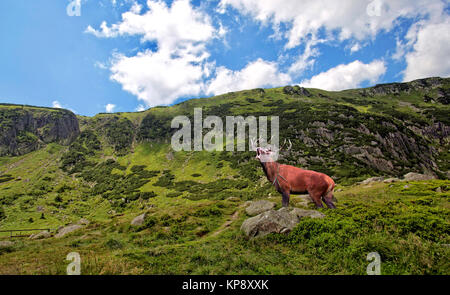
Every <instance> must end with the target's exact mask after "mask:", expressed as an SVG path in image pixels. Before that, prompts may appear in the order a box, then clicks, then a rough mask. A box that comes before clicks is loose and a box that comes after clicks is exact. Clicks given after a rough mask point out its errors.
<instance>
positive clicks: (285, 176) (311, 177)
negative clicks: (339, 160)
mask: <svg viewBox="0 0 450 295" xmlns="http://www.w3.org/2000/svg"><path fill="white" fill-rule="evenodd" d="M261 165H262V167H263V169H264V173H265V174H266V176H267V179H268V180H269V181H270V182H271V183H274V181H275V183H274V185H275V188H276V189H277V191H278V192H279V193H281V194H282V195H283V200H282V204H283V207H287V206H289V198H290V194H291V193H293V194H300V193H306V192H308V193H309V196H310V197H311V199H312V200H313V202H314V204H316V206H317V207H323V204H322V200H323V201H324V202H325V204H326V205H327V206H328V208H336V206H335V205H334V203H333V199H334V197H333V190H334V186H335V183H334V181H333V179H331V177H329V176H328V175H326V174H323V173H320V172H315V171H311V170H304V169H300V168H297V167H294V166H290V165H283V164H279V163H277V162H261ZM277 173H278V177H277Z"/></svg>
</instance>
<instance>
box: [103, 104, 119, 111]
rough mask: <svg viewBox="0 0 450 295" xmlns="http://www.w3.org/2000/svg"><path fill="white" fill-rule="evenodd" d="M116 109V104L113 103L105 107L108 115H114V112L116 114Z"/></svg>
mask: <svg viewBox="0 0 450 295" xmlns="http://www.w3.org/2000/svg"><path fill="white" fill-rule="evenodd" d="M115 108H116V105H115V104H112V103H108V104H107V105H106V106H105V111H106V112H107V113H112V112H114V109H115Z"/></svg>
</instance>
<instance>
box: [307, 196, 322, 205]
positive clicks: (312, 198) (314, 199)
mask: <svg viewBox="0 0 450 295" xmlns="http://www.w3.org/2000/svg"><path fill="white" fill-rule="evenodd" d="M309 196H310V197H311V200H313V202H314V204H316V207H317V208H323V204H322V200H321V199H320V195H317V194H311V193H310V194H309Z"/></svg>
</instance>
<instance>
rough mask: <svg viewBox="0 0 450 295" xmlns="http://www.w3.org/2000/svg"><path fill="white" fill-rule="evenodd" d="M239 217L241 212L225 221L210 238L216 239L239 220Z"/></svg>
mask: <svg viewBox="0 0 450 295" xmlns="http://www.w3.org/2000/svg"><path fill="white" fill-rule="evenodd" d="M238 217H239V210H236V212H234V213H233V215H231V216H230V218H229V219H228V220H227V221H225V223H223V224H222V225H221V226H220V227H219V228H218V229H217V230H216V231H213V232H212V233H211V234H209V236H211V237H215V236H217V235H218V234H220V233H221V232H223V231H224V230H226V229H227V228H228V227H229V226H230V225H231V224H232V223H233V222H234V221H235V220H236V219H237V218H238Z"/></svg>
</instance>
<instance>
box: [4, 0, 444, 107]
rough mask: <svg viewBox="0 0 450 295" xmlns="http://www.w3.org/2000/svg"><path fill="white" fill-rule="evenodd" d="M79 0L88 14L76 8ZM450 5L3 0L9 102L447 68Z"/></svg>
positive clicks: (326, 81) (97, 100) (356, 78)
mask: <svg viewBox="0 0 450 295" xmlns="http://www.w3.org/2000/svg"><path fill="white" fill-rule="evenodd" d="M74 1H78V2H74ZM72 2H74V3H73V5H72V6H71V7H75V8H76V7H80V12H81V13H80V16H76V15H74V16H71V15H69V14H73V13H68V12H67V7H68V5H70V4H71V3H72ZM78 4H79V5H78ZM449 6H450V5H449V1H444V0H427V1H423V0H422V1H420V0H417V1H416V0H414V1H407V0H397V1H390V2H387V1H383V0H367V1H366V0H360V1H351V0H343V1H334V0H304V1H298V0H284V1H281V0H271V1H262V0H217V1H212V0H210V1H188V0H174V1H166V2H164V1H153V0H149V1H136V0H100V1H94V0H70V1H69V0H67V1H66V0H40V1H29V0H4V1H1V2H0V13H1V17H0V40H1V46H0V102H8V103H18V104H29V105H40V106H55V107H64V108H68V109H71V110H73V111H74V112H76V113H77V114H82V115H89V116H90V115H94V114H96V113H99V112H105V111H110V112H118V111H135V110H142V109H146V108H148V107H152V106H156V105H170V104H173V103H176V102H179V101H182V100H185V99H188V98H193V97H208V96H212V95H217V94H221V93H226V92H229V91H236V90H242V89H249V88H256V87H277V86H283V85H287V84H291V85H293V84H300V85H303V86H306V87H315V88H322V89H328V90H340V89H347V88H355V87H365V86H370V85H373V84H375V83H383V82H393V81H410V80H413V79H417V78H423V77H428V76H443V77H448V76H449V75H450V61H449V60H450V59H448V52H450V20H449V19H450V17H449ZM69 12H70V11H69Z"/></svg>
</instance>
